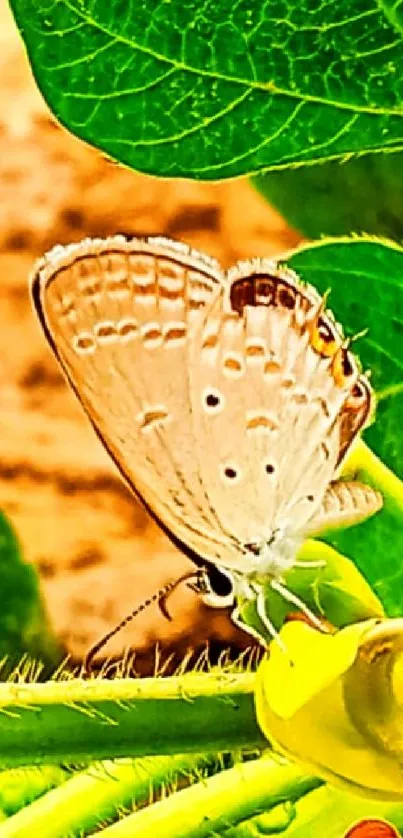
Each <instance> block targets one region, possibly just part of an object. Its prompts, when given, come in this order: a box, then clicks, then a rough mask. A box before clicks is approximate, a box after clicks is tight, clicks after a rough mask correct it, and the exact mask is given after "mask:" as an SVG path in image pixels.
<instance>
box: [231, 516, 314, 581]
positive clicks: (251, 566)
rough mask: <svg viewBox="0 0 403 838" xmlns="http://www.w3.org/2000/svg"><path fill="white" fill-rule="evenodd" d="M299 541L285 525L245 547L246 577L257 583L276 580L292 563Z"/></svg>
mask: <svg viewBox="0 0 403 838" xmlns="http://www.w3.org/2000/svg"><path fill="white" fill-rule="evenodd" d="M300 543H301V539H300V538H299V537H298V535H297V534H296V533H295V531H294V530H293V529H292V528H291V527H290V526H289V525H287V524H283V525H279V526H277V527H276V528H275V529H274V530H273V531H272V533H271V535H270V536H269V537H267V536H266V537H263V538H260V539H256V541H253V542H250V543H249V544H246V545H245V548H244V549H245V554H246V560H247V566H248V568H247V571H246V573H247V575H248V576H250V577H252V578H253V579H256V580H257V581H264V580H266V579H268V578H274V579H276V578H278V577H281V576H282V575H283V573H285V572H286V571H287V570H289V569H290V568H291V567H292V566H293V564H294V562H295V556H296V553H297V550H298V548H299V546H300Z"/></svg>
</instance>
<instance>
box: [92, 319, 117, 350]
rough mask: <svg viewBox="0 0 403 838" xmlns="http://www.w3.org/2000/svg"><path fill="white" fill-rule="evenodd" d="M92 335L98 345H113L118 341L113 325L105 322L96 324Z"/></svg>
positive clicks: (110, 322)
mask: <svg viewBox="0 0 403 838" xmlns="http://www.w3.org/2000/svg"><path fill="white" fill-rule="evenodd" d="M94 335H95V338H96V340H97V342H98V343H100V344H103V343H104V344H105V343H114V342H115V341H116V340H118V333H117V331H116V325H115V323H112V321H108V320H105V321H104V322H103V323H96V324H95V326H94Z"/></svg>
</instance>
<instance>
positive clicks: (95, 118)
mask: <svg viewBox="0 0 403 838" xmlns="http://www.w3.org/2000/svg"><path fill="white" fill-rule="evenodd" d="M11 7H12V9H13V12H14V15H15V17H16V20H17V24H18V26H19V28H20V30H21V33H22V36H23V38H24V40H25V43H26V46H27V49H28V53H29V57H30V60H31V63H32V67H33V71H34V74H35V77H36V80H37V82H38V85H39V87H40V89H41V90H42V92H43V94H44V96H45V99H46V100H47V101H48V103H49V104H50V107H51V108H52V109H53V111H54V112H55V114H56V116H57V117H58V119H59V120H60V121H61V122H62V123H63V124H65V125H66V126H67V127H68V128H69V129H70V130H71V131H73V132H74V133H76V134H77V135H78V136H80V137H82V138H83V139H85V140H87V141H88V142H90V143H93V144H94V145H96V146H97V147H99V148H102V149H104V150H105V151H106V152H108V153H109V154H110V155H112V156H113V157H116V158H117V159H118V160H120V161H122V162H124V163H126V164H128V165H130V166H133V167H134V168H136V169H140V170H142V171H146V172H152V173H156V174H160V175H169V176H192V177H198V178H204V179H210V178H211V179H215V178H220V177H221V178H222V177H230V176H234V175H239V174H244V173H246V172H248V173H250V172H254V171H258V170H261V169H263V168H276V167H277V168H278V167H287V166H290V165H291V164H296V163H297V164H306V163H312V162H317V161H321V160H328V159H334V158H342V157H344V156H345V155H349V154H352V153H364V152H371V151H385V150H386V151H396V150H399V149H402V148H403V122H402V119H401V117H402V90H403V75H402V68H403V45H402V40H401V34H402V30H403V11H402V10H401V8H400V7H399V6H397V5H396V4H395V3H392V2H390V0H384V1H383V2H379V3H378V4H376V3H375V2H374V0H360V2H359V3H357V2H354V0H339V2H337V3H335V2H333V0H332V2H330V0H324V2H321V3H319V2H315V3H313V2H312V0H283V2H282V0H272V1H271V2H270V3H266V2H264V1H263V0H255V2H253V3H252V2H250V0H239V2H237V3H234V2H233V0H205V2H203V3H202V4H201V5H200V3H199V2H197V0H141V2H137V3H136V4H134V3H128V2H126V0H35V2H34V0H11Z"/></svg>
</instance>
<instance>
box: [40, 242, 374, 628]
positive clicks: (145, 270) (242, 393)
mask: <svg viewBox="0 0 403 838" xmlns="http://www.w3.org/2000/svg"><path fill="white" fill-rule="evenodd" d="M32 294H33V300H34V304H35V308H36V311H37V313H38V316H39V318H40V321H41V323H42V326H43V329H44V331H45V334H46V337H47V339H48V341H49V343H50V345H51V347H52V349H53V351H54V352H55V354H56V356H57V358H58V359H59V361H60V363H61V365H62V367H63V369H64V372H65V373H66V375H67V378H68V380H69V382H70V384H71V385H72V387H73V389H74V390H75V392H76V394H77V396H78V398H79V399H80V401H81V403H82V405H83V407H84V409H85V410H86V412H87V414H88V416H89V418H90V420H91V422H92V424H93V426H94V428H95V430H96V432H97V433H98V435H99V437H100V438H101V440H102V442H103V444H104V445H105V447H106V448H107V450H108V451H109V453H110V455H111V457H112V458H113V460H114V461H115V463H116V465H117V466H118V468H119V470H120V472H121V474H122V476H123V477H124V478H125V480H126V481H127V483H128V484H129V486H130V487H131V489H132V490H133V491H134V492H135V493H136V495H137V496H138V497H139V498H140V499H141V500H142V501H143V503H144V504H145V506H146V507H147V509H148V510H149V511H150V513H151V514H152V515H153V516H154V518H155V519H156V520H157V521H158V522H159V523H160V525H161V526H162V527H163V529H164V530H165V532H167V533H168V535H169V536H170V537H171V539H172V540H173V541H174V542H175V543H176V544H177V545H178V546H180V547H181V548H182V549H183V550H184V551H185V552H186V553H187V554H188V556H189V557H190V558H191V559H193V561H194V562H195V563H196V564H197V565H198V566H199V567H201V568H202V576H201V577H199V583H200V584H199V588H200V589H201V590H202V591H203V593H204V597H205V599H206V601H208V602H209V603H210V604H212V605H216V606H223V605H228V604H229V603H230V602H235V603H236V601H237V599H238V598H241V599H242V600H244V599H245V597H246V598H249V597H253V598H256V600H257V608H258V613H259V615H260V618H261V619H262V621H263V623H264V625H265V626H266V628H267V629H268V630H269V632H270V633H271V634H275V631H274V628H273V626H272V624H271V622H270V618H269V615H268V614H267V613H266V607H265V596H264V585H265V584H266V585H267V583H268V582H270V583H271V585H272V587H273V588H274V589H276V590H277V591H279V592H280V593H281V594H282V595H283V596H284V597H285V598H286V599H287V600H289V601H290V602H292V603H295V604H296V605H297V606H298V607H300V608H302V610H305V611H307V609H306V607H305V606H304V604H303V603H301V602H300V600H299V599H297V598H296V597H294V596H293V594H292V593H291V592H290V591H289V590H288V589H287V587H286V585H285V584H284V580H283V575H284V573H285V572H286V571H287V570H288V569H289V568H291V567H292V566H293V565H295V564H296V553H297V550H298V547H299V546H300V544H301V542H302V540H303V539H304V538H305V537H306V536H307V535H311V534H313V533H318V532H319V531H320V530H321V529H323V528H328V527H332V526H334V525H336V524H338V523H344V524H345V525H348V524H352V523H355V522H357V521H359V520H361V519H363V518H366V517H368V516H369V515H371V514H373V513H374V512H376V511H377V510H378V509H379V508H380V507H381V505H382V499H381V496H380V495H379V493H378V492H376V491H375V490H373V489H371V488H370V487H367V486H364V485H362V484H360V483H354V482H342V481H338V480H336V479H335V475H336V473H337V470H338V468H339V466H340V464H341V462H342V460H343V459H344V457H345V455H346V453H347V451H348V450H349V448H350V446H351V444H352V442H353V440H354V439H355V437H356V435H357V434H358V432H359V431H360V429H361V428H362V427H363V426H364V424H365V423H366V421H367V419H368V417H369V414H370V410H371V388H370V385H369V382H368V380H367V378H365V377H364V376H363V375H362V374H360V372H359V368H358V365H357V362H356V360H355V358H354V356H353V355H352V353H351V352H350V351H349V349H348V345H347V343H346V341H345V340H344V338H343V335H342V331H341V328H340V327H339V326H338V325H337V324H336V323H335V321H334V319H333V317H332V315H331V314H330V312H327V311H325V300H324V299H323V298H322V297H321V296H320V295H319V294H318V293H317V292H316V290H315V289H314V288H312V287H311V286H309V285H306V284H302V282H301V281H300V280H299V279H298V277H297V276H296V275H295V274H294V273H293V272H292V271H290V270H288V269H286V268H284V267H281V266H279V265H278V264H277V263H276V262H274V261H272V260H269V259H253V260H251V261H248V262H241V263H239V264H238V265H236V266H235V267H233V268H231V269H230V270H229V272H227V273H226V272H225V271H223V270H222V269H221V267H220V266H219V264H218V263H217V262H215V261H214V260H212V259H210V258H208V257H207V256H206V255H204V254H203V253H199V252H197V251H195V250H192V249H190V248H188V247H187V246H185V245H182V244H180V243H178V242H174V241H171V240H168V239H165V238H147V239H138V238H133V239H131V240H127V239H126V238H124V237H123V236H115V237H111V238H107V239H104V240H103V239H94V240H90V239H86V240H85V241H83V242H81V243H79V244H73V245H68V246H66V247H61V246H57V247H55V248H54V249H53V250H51V251H50V253H48V254H47V255H46V256H45V257H44V258H43V259H42V260H41V261H40V262H39V264H38V265H37V267H36V270H35V274H34V277H33V283H32ZM218 571H219V572H218ZM308 613H309V614H310V612H308ZM310 616H311V617H312V615H311V614H310ZM233 618H234V620H235V621H237V619H238V615H237V610H236V609H235V611H234V613H233ZM313 619H315V618H313ZM123 622H126V621H123ZM242 627H243V628H245V626H244V625H243V624H242ZM251 633H253V631H252V630H251Z"/></svg>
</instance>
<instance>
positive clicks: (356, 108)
mask: <svg viewBox="0 0 403 838" xmlns="http://www.w3.org/2000/svg"><path fill="white" fill-rule="evenodd" d="M61 2H62V3H63V4H64V5H65V6H66V8H67V9H69V10H70V11H71V12H72V13H73V14H75V15H76V16H77V18H80V19H81V20H82V21H84V23H86V24H88V25H89V26H93V27H94V28H95V29H97V30H98V31H99V32H102V33H103V34H104V35H106V36H107V37H108V38H111V39H113V40H114V41H117V42H120V43H122V44H124V45H125V46H128V47H130V48H131V49H133V50H138V51H139V52H142V53H144V54H145V55H149V56H150V57H152V58H154V59H156V60H157V61H161V62H164V63H166V64H169V65H170V66H171V67H174V68H175V70H178V71H182V72H187V73H192V74H193V75H197V76H203V77H205V78H211V79H214V80H215V81H217V80H219V81H223V82H228V83H232V84H239V85H242V86H244V87H245V86H246V87H248V89H252V90H261V91H266V92H269V93H272V94H275V95H281V96H287V97H288V98H290V99H294V100H297V101H302V102H312V103H316V104H321V105H328V106H330V107H334V108H337V109H338V110H341V111H353V112H354V113H363V114H372V115H376V116H380V115H388V116H402V115H403V110H402V109H401V108H399V109H397V110H394V109H392V108H391V109H389V108H384V109H382V108H370V107H362V106H360V105H356V104H348V103H345V102H335V101H333V100H331V99H324V98H322V97H320V96H309V95H308V94H304V95H302V94H300V93H297V92H295V91H294V92H291V91H289V90H286V89H283V88H281V87H277V85H276V84H275V82H274V81H271V82H267V83H263V82H258V81H253V80H250V79H240V78H239V77H237V76H230V75H225V74H223V73H217V72H213V71H212V70H206V69H203V68H196V67H191V66H189V65H188V64H184V63H183V62H179V61H175V60H174V59H172V58H168V57H167V56H165V55H161V54H160V53H158V52H156V51H155V50H152V49H150V48H149V47H146V46H144V45H140V44H138V43H136V42H133V41H132V40H131V39H130V38H126V37H125V36H124V35H122V34H121V33H118V34H116V33H114V32H111V31H110V30H109V29H108V28H107V27H106V26H104V25H103V24H101V23H100V22H99V21H97V20H95V18H93V17H91V16H90V15H89V14H88V13H87V11H84V10H82V9H79V8H77V7H76V6H75V5H74V4H73V3H71V2H69V0H61ZM380 8H381V11H382V12H384V9H383V8H382V7H381V4H380ZM69 31H71V29H70V30H69ZM399 34H400V33H399ZM83 60H84V59H83ZM55 69H57V68H55Z"/></svg>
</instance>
